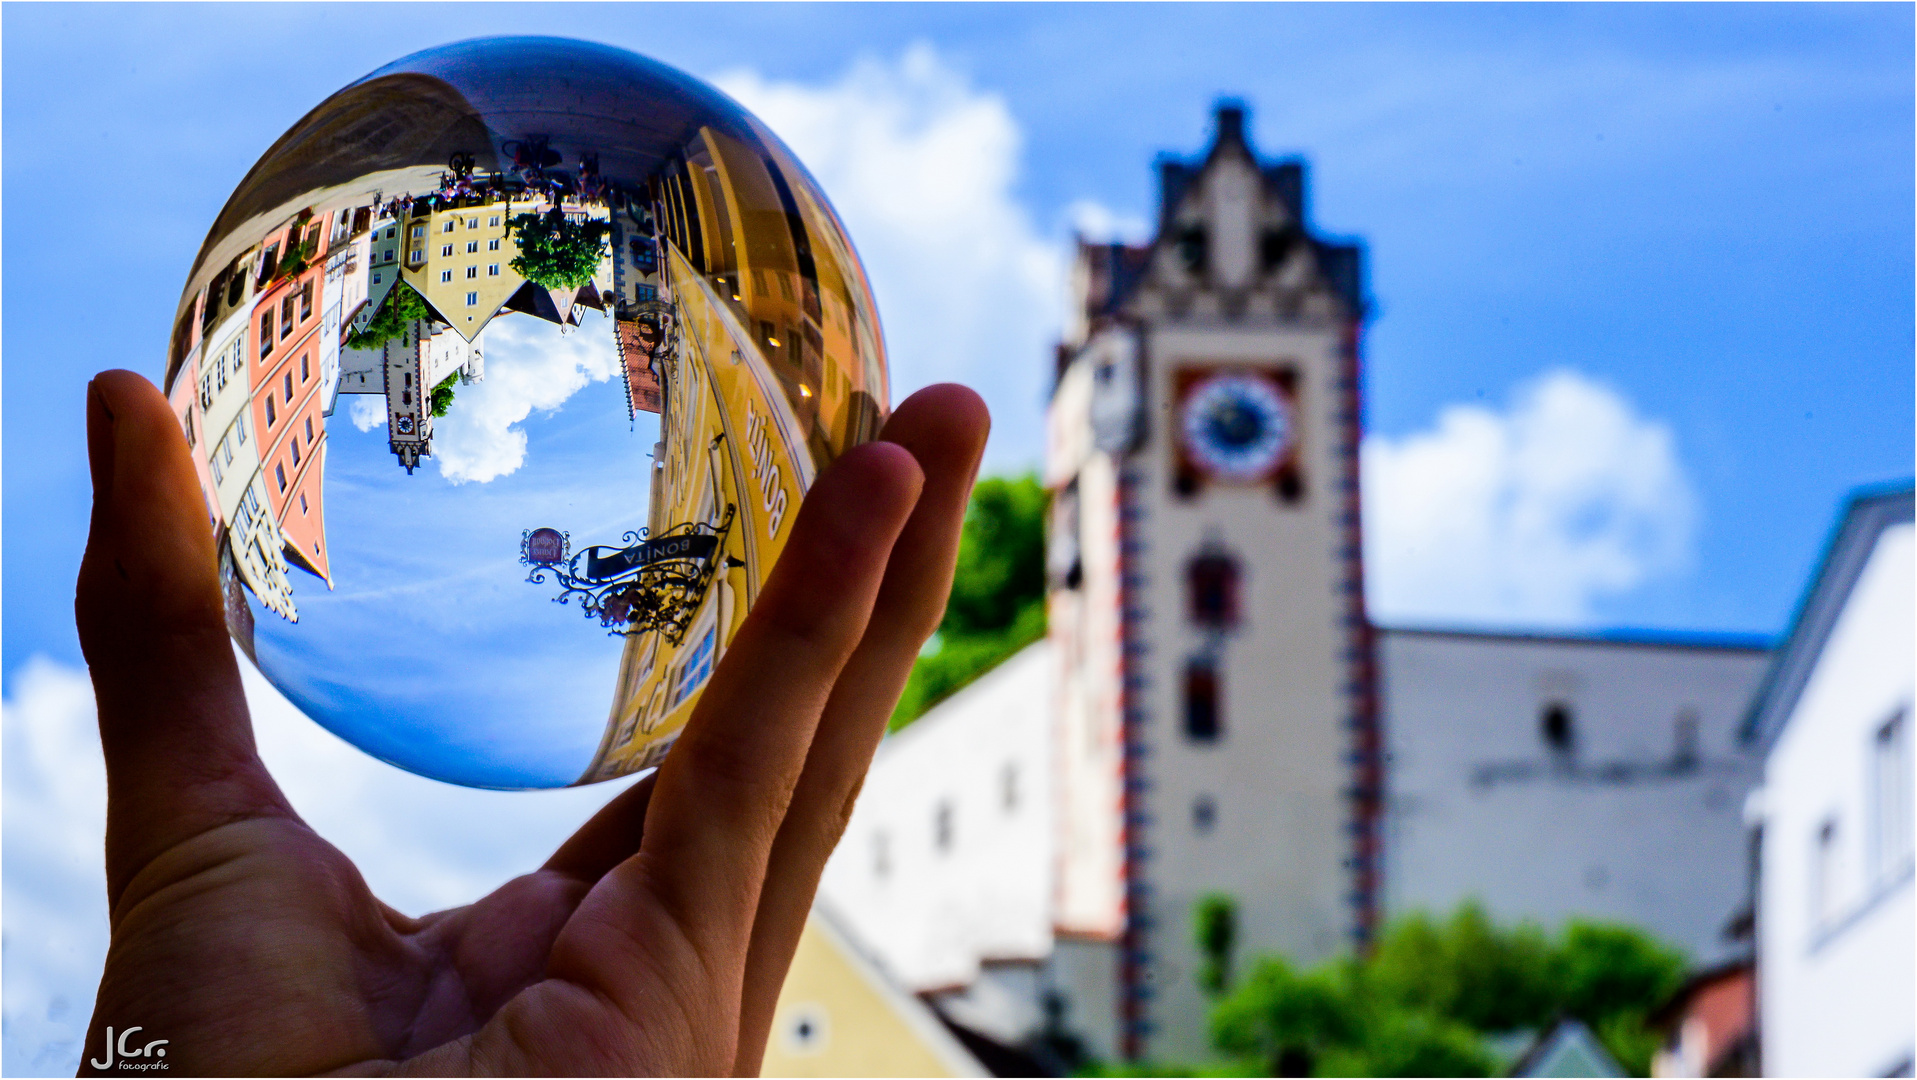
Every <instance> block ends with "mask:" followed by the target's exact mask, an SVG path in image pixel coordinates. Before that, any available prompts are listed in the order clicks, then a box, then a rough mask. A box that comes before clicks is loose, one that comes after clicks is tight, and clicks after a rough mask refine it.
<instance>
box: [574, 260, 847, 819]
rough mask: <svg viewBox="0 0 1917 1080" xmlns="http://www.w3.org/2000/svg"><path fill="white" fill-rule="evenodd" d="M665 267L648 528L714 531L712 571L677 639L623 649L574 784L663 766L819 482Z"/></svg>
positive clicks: (792, 421) (704, 313) (791, 422)
mask: <svg viewBox="0 0 1917 1080" xmlns="http://www.w3.org/2000/svg"><path fill="white" fill-rule="evenodd" d="M666 258H667V266H666V275H667V280H668V281H669V282H670V285H669V289H670V291H671V293H672V295H673V298H674V300H675V304H674V311H675V314H676V316H677V325H676V326H675V327H674V332H675V334H676V338H677V340H676V344H675V348H674V349H673V350H672V355H671V356H670V358H669V359H668V360H667V361H666V370H665V372H664V375H665V379H664V381H665V384H666V395H665V410H664V414H663V416H662V418H661V419H662V425H661V430H660V446H661V448H662V451H663V452H662V454H661V456H660V458H659V459H658V460H657V462H656V464H655V468H654V473H653V479H652V507H651V512H650V514H649V515H648V523H647V524H648V527H649V529H650V531H651V535H652V536H654V537H658V536H660V535H661V534H663V533H665V532H667V531H668V530H670V529H672V528H675V527H679V526H684V525H689V524H690V525H697V526H705V527H707V528H710V529H713V530H716V531H720V532H721V533H722V536H721V541H720V546H719V549H718V551H717V552H716V553H715V555H714V556H713V561H714V564H715V565H716V567H717V569H716V571H715V574H714V576H713V578H712V580H711V583H710V585H709V586H708V587H707V588H706V590H705V592H704V594H703V595H702V596H700V597H698V598H697V599H698V603H697V606H696V607H695V608H694V609H693V611H692V613H691V614H690V616H689V617H688V618H687V619H686V621H685V622H684V623H683V624H682V626H683V629H682V630H679V631H677V632H676V633H669V632H668V631H667V630H665V629H656V630H646V631H643V632H641V633H638V634H635V635H633V636H631V637H628V638H627V639H626V648H625V654H624V657H623V658H622V660H621V662H620V669H619V682H618V685H617V686H616V687H615V689H614V692H613V703H612V710H611V715H610V717H609V718H608V721H607V725H606V733H605V737H604V738H603V739H602V740H601V743H600V748H599V752H598V754H597V755H595V757H594V758H593V763H592V765H591V766H590V767H589V768H588V769H587V771H586V773H585V775H584V776H583V777H582V778H581V779H582V781H592V780H602V779H607V778H609V777H613V776H620V775H623V774H625V773H628V772H631V771H633V770H635V769H643V768H647V767H649V766H652V765H656V764H658V763H659V762H660V761H661V760H663V759H664V758H665V754H666V751H667V749H668V748H669V747H670V746H671V743H672V740H673V739H674V738H676V737H677V735H678V733H679V730H680V729H681V728H683V727H684V726H685V722H686V719H687V717H689V716H690V715H691V713H692V709H693V706H694V705H695V704H696V703H697V702H698V697H699V692H700V691H701V690H702V689H703V688H704V686H705V683H706V680H707V679H708V678H710V677H711V675H712V671H713V668H714V667H716V666H717V664H718V662H719V658H720V657H721V656H723V655H724V653H725V649H726V646H727V645H729V644H730V643H731V641H732V635H733V634H734V633H735V632H736V631H737V630H738V628H739V624H740V623H741V622H743V621H744V619H745V614H746V612H747V611H748V610H749V609H750V608H751V606H752V603H753V601H755V600H756V599H757V598H758V591H759V582H760V581H761V580H762V579H763V577H764V575H765V570H766V568H769V567H770V566H771V565H772V564H773V562H774V561H775V560H776V559H777V558H778V554H779V552H780V551H781V550H782V549H783V548H784V547H785V541H786V536H787V535H788V534H789V533H790V532H791V523H792V518H793V516H794V514H795V513H796V512H797V510H798V506H799V500H800V499H801V498H802V497H803V496H804V494H805V492H806V490H807V489H809V488H810V487H811V486H812V478H813V475H814V473H815V471H816V470H815V466H814V463H813V458H812V454H811V453H810V451H808V450H807V448H806V445H805V439H804V436H803V435H802V434H801V432H802V428H801V426H800V424H799V420H798V417H797V416H796V415H795V414H794V412H793V410H792V408H791V406H790V404H789V403H788V402H787V400H786V397H785V394H784V393H783V391H782V389H781V387H780V385H779V383H778V380H777V379H776V378H775V377H774V376H773V374H772V373H771V371H770V370H769V369H768V365H767V364H766V362H765V360H764V358H763V357H762V356H761V355H760V354H759V351H758V349H757V348H756V347H754V346H753V344H752V342H751V340H750V337H749V335H748V334H747V333H746V331H745V328H744V327H742V326H740V325H739V323H738V320H737V319H736V318H735V317H734V316H733V315H732V313H731V311H730V310H729V309H727V308H726V307H725V306H724V305H723V304H721V303H720V302H719V301H718V300H717V297H716V296H715V295H714V293H713V290H712V288H711V287H710V286H709V285H708V284H707V283H706V282H705V280H704V279H703V278H701V277H700V276H699V275H698V274H696V273H694V272H693V271H692V268H691V266H690V264H688V263H687V262H686V260H685V258H684V256H682V255H680V254H679V253H678V251H676V250H674V249H672V248H671V247H670V246H668V247H667V256H666ZM675 636H676V638H677V640H674V638H675Z"/></svg>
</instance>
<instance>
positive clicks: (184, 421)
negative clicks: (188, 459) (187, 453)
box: [180, 408, 193, 450]
mask: <svg viewBox="0 0 1917 1080" xmlns="http://www.w3.org/2000/svg"><path fill="white" fill-rule="evenodd" d="M180 426H182V427H184V428H185V429H186V448H187V449H188V450H191V449H193V410H192V409H191V408H189V409H187V411H186V415H185V416H182V417H180Z"/></svg>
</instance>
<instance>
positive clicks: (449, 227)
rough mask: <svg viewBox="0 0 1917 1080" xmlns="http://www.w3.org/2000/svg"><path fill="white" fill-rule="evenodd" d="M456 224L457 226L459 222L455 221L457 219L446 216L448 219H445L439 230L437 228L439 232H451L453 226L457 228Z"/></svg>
mask: <svg viewBox="0 0 1917 1080" xmlns="http://www.w3.org/2000/svg"><path fill="white" fill-rule="evenodd" d="M458 226H459V222H457V221H454V220H452V219H450V218H448V219H447V221H446V224H445V225H444V226H442V227H441V228H440V230H439V231H440V232H452V231H453V230H454V229H455V228H457V227H458Z"/></svg>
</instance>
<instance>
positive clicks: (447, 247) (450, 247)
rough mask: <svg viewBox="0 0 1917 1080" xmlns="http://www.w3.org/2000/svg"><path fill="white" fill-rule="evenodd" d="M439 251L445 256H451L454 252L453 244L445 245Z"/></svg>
mask: <svg viewBox="0 0 1917 1080" xmlns="http://www.w3.org/2000/svg"><path fill="white" fill-rule="evenodd" d="M439 253H440V255H441V256H443V257H451V255H452V253H453V245H451V244H447V245H445V246H444V247H442V248H440V249H439Z"/></svg>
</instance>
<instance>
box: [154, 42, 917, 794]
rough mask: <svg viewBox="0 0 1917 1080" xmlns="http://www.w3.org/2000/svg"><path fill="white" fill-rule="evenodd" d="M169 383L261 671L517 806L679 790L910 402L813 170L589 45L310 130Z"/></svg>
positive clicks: (660, 75) (204, 300) (295, 143)
mask: <svg viewBox="0 0 1917 1080" xmlns="http://www.w3.org/2000/svg"><path fill="white" fill-rule="evenodd" d="M164 386H165V390H166V393H167V397H168V399H169V400H170V401H171V403H172V405H173V408H174V412H175V414H176V415H177V416H178V417H179V419H180V424H181V426H182V428H183V429H184V431H185V434H186V442H187V445H188V447H189V448H190V451H191V456H192V460H193V464H194V467H195V469H196V470H197V471H198V474H199V479H200V484H201V487H202V489H203V491H204V493H205V496H206V511H207V516H208V518H209V519H210V520H211V522H212V525H213V529H214V532H215V534H216V536H217V538H218V541H219V544H218V547H219V560H220V573H221V581H222V583H223V586H224V590H225V596H226V613H227V623H228V626H229V628H230V629H231V630H232V632H233V637H234V638H235V639H236V640H237V641H238V642H239V645H240V647H241V648H242V649H243V650H244V651H245V652H246V653H247V655H249V656H250V657H252V658H253V660H254V662H255V663H256V664H258V665H259V668H260V670H261V671H262V672H264V673H265V674H266V676H267V678H269V679H270V680H271V681H272V682H273V684H274V685H275V686H277V687H278V688H279V689H280V690H281V691H283V692H284V693H285V694H286V696H287V697H288V698H290V699H291V700H292V701H293V702H294V703H295V704H297V705H298V706H300V708H302V709H303V710H305V711H306V713H307V714H308V715H309V716H311V717H313V718H314V719H315V720H317V721H318V722H319V723H321V724H323V725H325V726H326V727H327V728H329V729H331V730H332V731H333V732H335V733H337V734H338V735H340V736H341V737H342V738H345V739H346V740H348V741H349V742H351V743H353V744H354V745H356V746H359V747H360V748H362V749H364V750H365V751H367V752H368V753H370V754H373V755H375V756H376V757H379V758H382V759H384V760H386V761H388V762H391V763H393V764H395V765H398V766H400V767H401V768H405V769H409V770H412V771H414V772H417V773H421V774H424V775H426V776H431V777H436V778H438V779H441V780H446V781H450V782H453V783H458V784H467V785H473V786H480V787H495V788H534V787H555V786H562V785H567V784H575V783H585V782H591V781H596V780H604V779H608V778H611V777H615V776H620V775H624V774H626V773H630V772H633V771H635V770H638V769H644V768H647V767H650V766H653V765H656V764H657V763H658V762H659V761H660V760H661V759H662V758H663V757H664V755H665V752H666V750H667V748H668V747H669V746H670V745H671V743H672V741H673V739H674V738H675V737H676V736H677V734H678V733H679V731H680V730H681V729H682V728H683V726H684V724H685V722H686V719H687V717H688V715H689V714H690V713H691V710H692V707H693V705H694V703H695V702H696V701H697V700H698V698H699V694H700V691H701V689H702V688H703V687H704V686H705V684H706V681H707V680H708V679H709V678H710V677H711V675H712V671H713V668H714V666H715V665H716V663H717V662H718V660H719V658H720V656H722V655H723V654H724V652H725V650H726V647H727V645H728V644H729V643H730V641H731V639H732V635H733V633H734V632H735V631H736V630H737V629H738V627H739V625H740V622H741V620H743V619H744V618H745V615H746V612H748V611H749V610H751V608H752V604H753V602H754V599H755V598H756V597H757V595H758V591H759V588H760V585H761V583H762V582H763V581H764V579H765V576H766V574H767V572H768V570H769V569H770V568H771V566H772V563H773V561H774V560H775V559H776V558H777V557H778V555H779V551H780V549H781V547H782V546H783V545H784V544H785V541H786V537H787V535H788V534H789V533H790V531H791V528H792V521H793V518H794V517H795V515H796V511H797V510H798V505H799V501H800V500H801V499H803V498H804V497H805V492H806V490H807V488H808V487H809V486H810V484H811V483H812V480H813V478H814V476H815V475H817V472H818V470H819V469H821V468H823V467H824V466H825V465H826V464H827V463H828V462H830V461H831V460H832V459H833V458H834V457H835V456H836V455H837V454H839V453H841V452H842V451H844V450H845V449H847V448H849V447H851V446H853V445H856V444H857V443H859V442H862V441H864V440H866V439H869V438H871V437H872V436H873V435H874V434H875V433H876V432H877V430H878V426H879V424H880V422H881V421H882V420H883V419H884V415H885V411H886V402H887V400H888V398H887V393H886V366H885V347H884V343H883V339H882V337H881V334H880V330H879V323H878V315H877V312H876V310H875V309H874V307H873V303H872V293H871V290H870V288H869V286H868V285H867V283H866V279H865V272H864V270H863V268H862V267H861V266H860V265H859V259H858V255H857V254H856V253H855V252H854V251H853V248H852V243H851V241H850V239H849V238H848V237H847V236H846V234H845V230H844V228H843V226H842V225H841V224H840V222H839V219H838V216H837V214H836V213H834V211H833V209H832V207H831V205H830V204H829V203H828V202H827V201H826V198H825V195H824V193H823V192H822V191H821V190H820V189H819V186H818V184H817V183H816V182H815V181H813V179H812V178H811V177H810V176H809V175H808V174H807V173H806V171H805V168H804V166H802V165H801V164H800V163H799V161H798V160H797V159H796V158H795V157H794V156H793V155H792V152H791V151H790V150H788V149H787V148H786V147H785V145H784V144H783V143H781V142H780V141H779V140H778V138H777V137H775V136H774V135H773V134H772V132H771V131H770V130H768V129H767V128H766V126H765V125H764V124H763V123H761V122H760V121H759V120H758V119H756V118H755V117H753V116H752V115H751V114H750V113H748V112H747V111H746V110H745V109H743V108H742V107H740V106H739V105H738V104H737V103H736V102H734V101H732V100H731V99H730V98H728V97H726V96H725V95H724V94H721V93H720V92H718V91H717V90H714V89H713V88H712V87H710V86H707V85H706V84H704V83H702V82H700V81H699V80H697V79H694V78H692V77H690V76H688V75H685V74H684V73H682V72H679V71H676V70H674V69H672V68H670V67H667V66H665V65H663V64H660V63H658V62H656V61H652V60H648V59H645V58H643V57H640V56H636V55H634V54H632V53H629V52H624V51H622V50H619V49H613V48H609V47H606V46H601V45H594V44H589V43H585V42H579V41H570V40H563V39H556V38H491V39H485V40H478V41H466V42H461V43H458V44H454V45H447V46H444V47H441V48H436V49H430V50H427V51H425V52H421V53H416V54H414V55H412V56H409V57H406V58H405V59H403V60H399V61H397V62H395V63H392V64H389V65H387V66H386V67H383V68H381V69H379V70H378V71H375V72H373V73H372V74H370V75H368V76H366V77H365V78H363V79H360V80H359V81H357V82H355V83H353V84H352V85H350V86H348V87H346V88H345V89H343V90H341V91H339V92H338V93H336V94H334V95H333V96H332V97H330V98H327V99H326V100H325V101H324V102H321V103H320V105H319V106H318V107H317V108H315V109H314V110H313V111H312V112H310V113H308V114H307V115H306V116H305V117H303V118H302V119H301V120H300V121H299V122H298V123H296V124H294V125H293V127H292V129H291V130H289V131H288V132H287V133H286V134H285V135H283V136H281V137H280V139H279V141H278V142H276V143H274V144H273V146H272V147H271V148H270V149H268V150H267V151H266V154H265V156H263V157H261V158H260V160H259V162H258V163H257V164H256V165H254V166H253V168H252V170H251V171H250V172H249V173H248V174H247V175H246V178H245V179H244V180H242V181H241V183H240V185H239V188H238V190H236V191H235V192H234V193H233V195H232V197H231V198H229V199H228V200H227V202H226V206H225V208H224V209H223V210H221V211H220V215H219V217H218V219H217V220H216V221H215V222H214V223H213V227H212V228H211V229H210V230H209V231H208V233H207V238H206V242H205V244H204V245H203V246H202V247H201V249H200V253H199V257H198V258H197V260H196V261H195V263H194V266H193V269H192V272H191V274H190V275H189V276H188V278H187V284H186V290H185V294H184V296H183V297H182V298H181V301H180V309H179V314H178V317H177V319H176V321H175V324H174V327H173V332H172V340H171V347H170V350H169V352H168V356H167V365H166V378H165V383H164Z"/></svg>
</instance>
